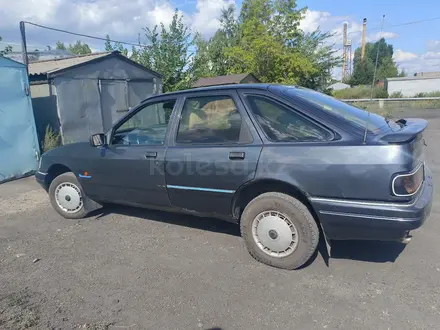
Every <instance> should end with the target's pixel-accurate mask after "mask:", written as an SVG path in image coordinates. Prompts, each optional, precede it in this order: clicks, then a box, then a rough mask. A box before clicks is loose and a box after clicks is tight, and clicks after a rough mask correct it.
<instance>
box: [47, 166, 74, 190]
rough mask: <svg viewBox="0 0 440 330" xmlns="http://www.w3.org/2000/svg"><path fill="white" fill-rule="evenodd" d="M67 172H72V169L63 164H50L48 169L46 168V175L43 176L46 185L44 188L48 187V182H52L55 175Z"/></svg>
mask: <svg viewBox="0 0 440 330" xmlns="http://www.w3.org/2000/svg"><path fill="white" fill-rule="evenodd" d="M67 172H72V170H71V169H70V168H69V167H68V166H66V165H64V164H59V163H57V164H52V165H51V166H50V167H49V169H48V170H47V175H46V178H45V182H44V183H45V185H46V190H48V189H49V186H50V184H51V183H52V181H53V179H55V178H56V177H57V176H59V175H61V174H63V173H67Z"/></svg>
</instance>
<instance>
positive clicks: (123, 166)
mask: <svg viewBox="0 0 440 330" xmlns="http://www.w3.org/2000/svg"><path fill="white" fill-rule="evenodd" d="M175 104H176V99H175V98H165V99H162V100H161V101H156V102H154V103H147V104H145V105H143V106H140V107H139V108H138V109H135V110H133V113H132V114H130V115H129V116H127V118H125V119H124V120H122V121H121V122H120V123H118V124H117V125H116V126H115V128H114V129H113V131H112V133H111V135H110V141H109V145H108V146H106V147H102V148H97V152H99V153H100V155H99V157H97V161H96V163H95V165H93V164H90V166H91V167H92V169H90V170H89V172H91V173H92V174H93V178H92V179H91V180H90V184H87V182H86V181H87V178H85V179H83V181H85V182H84V184H85V185H84V189H85V190H86V193H87V194H88V195H89V196H90V197H92V198H93V197H95V198H97V199H99V200H103V201H108V202H115V203H123V204H133V205H146V206H148V205H151V206H169V199H168V195H167V191H166V187H165V172H164V167H165V164H164V162H165V152H166V143H165V140H166V135H167V130H168V124H169V122H170V117H171V113H172V111H173V108H174V106H175Z"/></svg>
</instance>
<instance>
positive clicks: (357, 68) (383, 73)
mask: <svg viewBox="0 0 440 330" xmlns="http://www.w3.org/2000/svg"><path fill="white" fill-rule="evenodd" d="M378 51H379V53H378ZM393 54H394V50H393V46H392V45H390V44H387V43H386V41H385V39H384V38H381V39H380V40H379V41H377V42H375V43H370V42H369V43H367V44H366V45H365V57H364V61H363V62H362V56H361V55H362V53H361V48H360V47H359V48H357V49H356V50H355V52H354V57H353V68H354V70H353V74H352V77H351V79H350V84H351V85H371V84H372V83H373V77H374V70H375V67H376V57H377V72H376V79H385V78H393V77H397V76H398V75H399V71H398V68H397V65H396V63H395V62H394V61H393Z"/></svg>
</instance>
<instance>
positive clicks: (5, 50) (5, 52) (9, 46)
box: [0, 37, 12, 56]
mask: <svg viewBox="0 0 440 330" xmlns="http://www.w3.org/2000/svg"><path fill="white" fill-rule="evenodd" d="M2 40H3V39H2V37H0V41H2ZM11 52H12V46H11V45H7V46H6V47H5V48H4V49H3V50H0V56H4V55H6V54H7V53H11Z"/></svg>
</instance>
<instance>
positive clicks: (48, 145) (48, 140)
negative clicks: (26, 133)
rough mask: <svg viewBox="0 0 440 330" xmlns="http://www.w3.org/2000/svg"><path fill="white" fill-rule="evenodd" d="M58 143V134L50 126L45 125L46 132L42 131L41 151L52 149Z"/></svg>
mask: <svg viewBox="0 0 440 330" xmlns="http://www.w3.org/2000/svg"><path fill="white" fill-rule="evenodd" d="M59 145H60V134H59V133H55V132H54V131H53V129H52V127H50V125H47V127H46V132H45V133H44V141H43V151H44V152H47V151H49V150H51V149H54V148H56V147H58V146H59Z"/></svg>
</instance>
